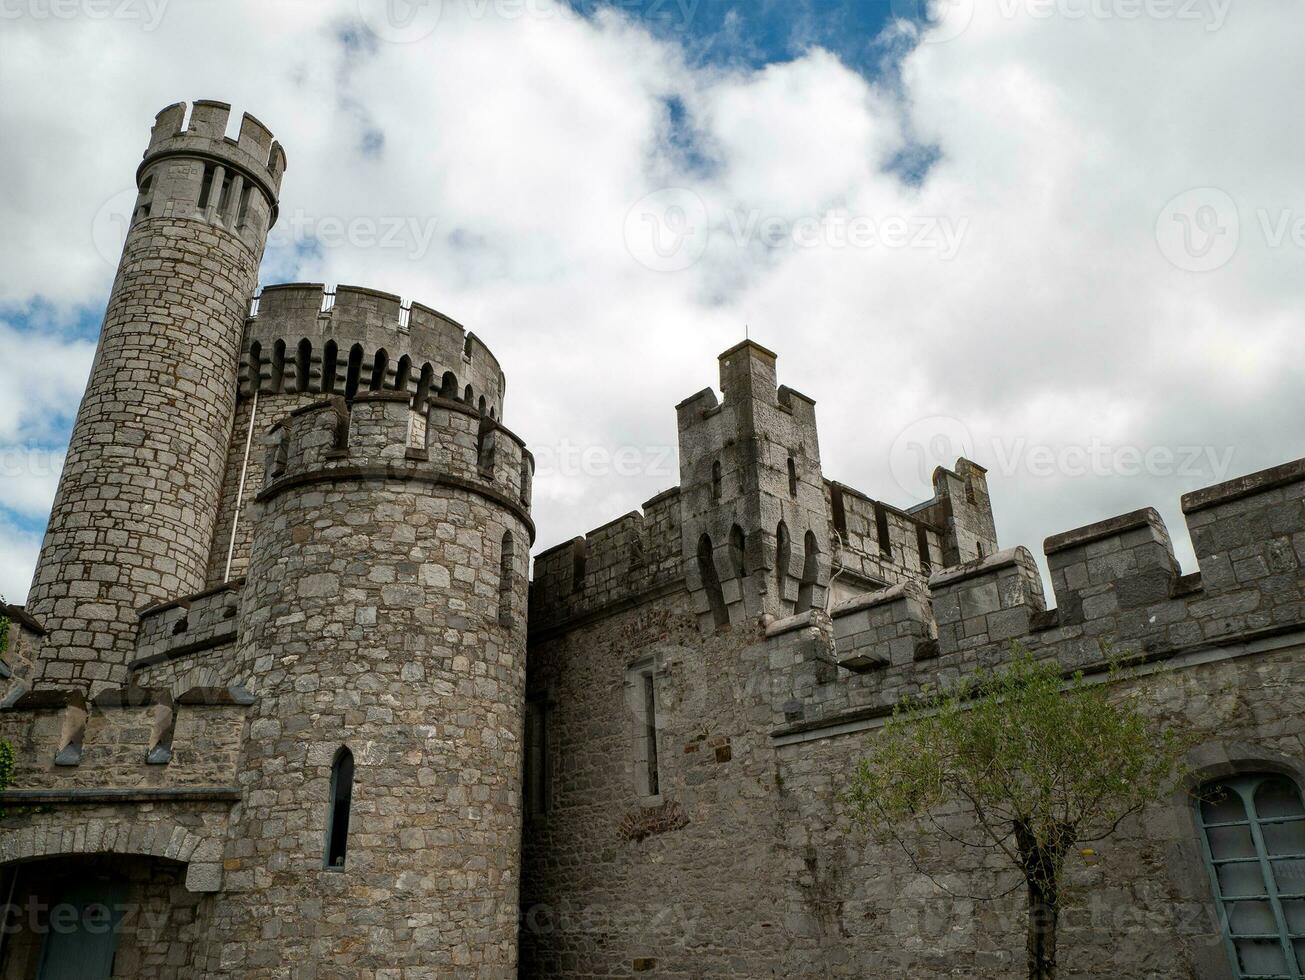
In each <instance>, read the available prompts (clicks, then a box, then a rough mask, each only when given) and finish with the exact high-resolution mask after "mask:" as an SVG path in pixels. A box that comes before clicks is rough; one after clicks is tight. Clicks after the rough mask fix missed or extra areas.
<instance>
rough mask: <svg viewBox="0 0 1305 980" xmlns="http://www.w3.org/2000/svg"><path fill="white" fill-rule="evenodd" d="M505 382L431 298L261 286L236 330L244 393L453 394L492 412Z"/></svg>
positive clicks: (317, 286)
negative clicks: (406, 299) (240, 336)
mask: <svg viewBox="0 0 1305 980" xmlns="http://www.w3.org/2000/svg"><path fill="white" fill-rule="evenodd" d="M506 384H507V382H506V379H505V378H504V375H503V371H502V369H501V368H500V366H499V363H498V359H497V358H495V357H494V355H493V354H492V353H491V352H490V350H489V348H487V347H486V346H485V345H484V344H483V343H482V342H481V341H480V339H479V338H478V337H476V335H475V334H472V333H468V332H467V331H466V330H465V329H464V328H463V327H462V326H461V325H460V324H458V323H457V322H455V321H454V320H451V319H449V318H448V317H446V316H444V315H443V314H442V313H438V312H436V311H435V310H433V309H431V308H430V307H427V306H423V305H421V304H420V303H412V304H411V305H405V304H404V303H403V301H402V300H401V299H400V298H399V297H398V296H395V295H393V294H392V293H383V292H378V291H376V290H373V289H365V288H362V287H360V286H339V287H337V288H336V289H335V291H334V292H328V291H327V290H326V288H325V287H324V286H323V285H322V284H321V283H287V284H285V285H280V286H267V287H265V288H264V289H263V292H262V294H261V295H260V296H259V299H258V303H257V312H256V314H255V315H254V316H252V317H251V318H250V320H249V322H248V325H247V327H246V330H245V341H244V349H243V358H242V362H241V372H240V391H241V394H242V395H243V396H245V397H248V396H251V395H252V394H253V393H254V391H255V390H257V391H259V392H260V393H262V394H280V393H282V392H290V393H314V394H324V395H333V394H339V395H346V396H348V397H352V396H353V394H354V393H355V392H357V391H402V392H406V393H407V394H409V395H411V396H413V397H414V398H416V399H417V400H418V402H424V401H425V400H426V399H428V398H433V397H436V396H438V397H441V398H444V399H446V400H449V401H454V400H462V401H464V402H466V403H467V404H469V405H472V406H473V407H475V408H477V409H478V410H480V411H482V412H483V413H484V414H486V415H489V416H490V417H491V418H494V419H496V420H501V419H502V418H503V396H504V392H505V389H506ZM482 403H483V407H482ZM418 407H420V405H419V406H418Z"/></svg>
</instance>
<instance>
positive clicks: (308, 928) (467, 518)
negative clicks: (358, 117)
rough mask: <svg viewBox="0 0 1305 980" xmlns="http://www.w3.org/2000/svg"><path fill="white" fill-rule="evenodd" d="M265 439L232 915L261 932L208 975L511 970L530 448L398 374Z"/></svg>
mask: <svg viewBox="0 0 1305 980" xmlns="http://www.w3.org/2000/svg"><path fill="white" fill-rule="evenodd" d="M268 439H269V445H268V446H267V452H266V456H265V460H264V462H263V464H262V465H263V472H264V473H265V478H264V483H263V485H262V488H261V490H259V491H258V493H257V495H256V499H257V504H258V506H257V508H256V514H257V518H256V521H255V525H254V530H253V537H252V542H251V546H250V558H249V567H248V578H247V580H246V584H245V587H244V595H243V599H242V602H241V611H240V617H239V634H240V640H239V645H238V651H237V655H236V660H237V663H236V670H237V672H238V674H239V676H240V678H241V680H242V682H243V683H244V684H245V685H247V688H248V690H250V692H251V693H252V696H253V699H254V706H253V708H252V709H251V710H252V711H253V712H254V715H253V716H252V717H251V722H250V728H249V732H250V738H249V741H248V743H247V745H246V748H245V758H244V761H243V762H242V765H241V774H240V777H239V778H240V780H241V789H242V795H243V799H244V805H243V807H242V810H241V812H240V814H239V816H238V818H237V819H238V820H239V824H238V826H237V827H235V828H234V832H233V835H232V839H233V840H235V841H238V842H239V846H237V847H234V848H233V849H232V850H231V851H230V852H229V853H228V855H227V860H226V869H227V872H226V878H225V881H226V885H227V888H228V889H229V891H230V896H229V897H230V906H229V911H228V912H227V913H224V914H228V915H230V916H231V917H232V921H231V922H230V923H228V924H227V926H226V927H225V928H226V929H227V931H228V932H229V933H230V934H233V935H252V936H258V935H260V933H261V934H262V935H263V936H265V937H268V938H267V940H266V941H265V942H263V943H261V944H260V943H256V942H251V943H245V944H239V945H238V946H234V945H233V946H232V947H231V948H230V949H228V950H224V951H223V953H222V961H221V964H220V965H221V969H220V970H217V969H216V965H215V972H218V973H220V974H221V975H234V976H247V975H251V974H253V973H259V971H261V970H264V969H267V968H269V967H271V966H274V965H280V964H284V963H295V964H299V965H301V966H302V968H303V969H304V971H305V973H304V975H309V974H310V972H312V971H313V970H314V969H322V970H327V969H328V968H330V967H333V966H338V965H339V964H341V963H348V965H349V969H350V970H351V971H352V974H356V975H364V974H365V975H367V976H372V975H376V976H381V975H385V976H389V975H391V974H393V975H394V976H398V975H399V973H400V972H402V973H403V974H404V975H405V976H407V975H412V976H432V977H434V976H439V977H453V976H468V977H470V976H476V977H509V976H516V942H517V890H518V883H519V882H518V868H519V850H520V832H521V802H520V800H521V765H522V724H523V717H524V700H525V657H526V625H525V611H526V583H527V562H528V554H529V549H530V544H531V541H532V538H533V533H534V531H533V526H532V525H531V522H530V517H529V511H528V507H529V498H530V476H531V471H532V469H533V461H532V459H531V457H530V454H529V453H528V452H527V451H526V450H525V448H524V447H523V446H522V444H521V442H520V441H519V440H518V439H517V438H516V437H515V436H514V435H512V433H510V432H509V431H508V430H507V429H505V428H503V427H502V426H501V425H500V424H499V423H498V421H497V420H495V419H491V418H489V416H488V415H487V414H482V413H481V412H480V410H479V407H478V406H477V405H471V404H468V403H467V401H466V400H465V398H456V399H455V398H452V397H448V398H446V397H442V396H441V395H439V394H438V393H432V394H430V395H429V396H428V397H427V398H425V400H424V401H422V402H420V403H418V402H417V401H416V400H415V399H414V398H413V396H412V394H411V393H410V392H409V391H406V390H393V389H386V390H376V391H362V392H357V393H355V395H354V396H353V397H352V398H351V399H346V398H345V397H344V396H342V395H333V396H327V397H325V398H319V399H318V400H316V401H314V402H312V403H311V404H308V405H305V406H304V407H302V408H300V409H298V410H296V411H295V412H293V413H292V414H291V415H289V416H288V417H287V418H286V419H285V420H284V421H282V422H280V423H278V424H276V425H275V426H274V427H273V429H272V431H271V433H270V434H269V437H268ZM255 489H257V488H255ZM287 909H294V910H295V911H294V915H293V916H287V915H286V914H285V913H286V910H287ZM271 922H275V923H276V924H277V931H276V932H275V933H271V934H269V933H267V932H266V931H265V925H266V924H267V923H271ZM260 975H261V974H260ZM312 975H319V974H317V973H312ZM320 975H324V974H320Z"/></svg>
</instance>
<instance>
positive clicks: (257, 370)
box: [249, 340, 263, 394]
mask: <svg viewBox="0 0 1305 980" xmlns="http://www.w3.org/2000/svg"><path fill="white" fill-rule="evenodd" d="M262 385H263V345H262V344H260V343H259V342H258V341H257V340H255V341H254V342H253V343H252V344H250V345H249V391H250V394H253V393H254V392H255V391H258V390H259V388H261V387H262Z"/></svg>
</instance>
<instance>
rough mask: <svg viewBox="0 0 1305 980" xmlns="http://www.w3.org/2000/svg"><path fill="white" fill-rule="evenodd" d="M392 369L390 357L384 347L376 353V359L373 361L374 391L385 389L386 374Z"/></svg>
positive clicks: (372, 386) (372, 384)
mask: <svg viewBox="0 0 1305 980" xmlns="http://www.w3.org/2000/svg"><path fill="white" fill-rule="evenodd" d="M389 367H390V355H389V354H388V353H386V350H385V348H384V347H382V348H381V349H380V350H378V351H377V352H376V357H375V358H373V359H372V383H371V385H370V388H371V390H372V391H380V390H381V389H382V388H384V387H385V372H386V371H388V370H389Z"/></svg>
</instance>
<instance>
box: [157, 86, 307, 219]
mask: <svg viewBox="0 0 1305 980" xmlns="http://www.w3.org/2000/svg"><path fill="white" fill-rule="evenodd" d="M230 119H231V106H230V105H229V104H227V103H226V102H213V101H209V100H197V101H196V102H195V103H194V105H193V106H192V107H191V110H190V120H189V123H188V124H187V125H186V126H185V128H184V129H183V128H182V127H183V124H185V123H186V103H185V102H176V103H174V104H172V105H170V106H168V107H167V108H166V109H163V110H161V111H160V112H159V113H158V115H157V116H155V118H154V127H153V129H152V130H151V131H150V141H149V146H148V147H147V148H146V150H145V160H144V163H142V164H141V170H142V172H144V169H145V168H146V167H147V166H148V165H150V164H151V163H153V162H155V161H157V160H158V159H160V158H161V157H164V156H197V157H207V156H217V157H219V158H221V159H222V160H223V162H225V163H229V164H231V165H233V166H235V167H238V168H240V169H241V170H243V171H245V172H246V173H247V175H248V176H252V177H255V178H257V179H259V180H261V181H264V182H265V183H266V184H267V194H268V197H269V198H271V199H272V200H273V201H275V200H276V196H277V193H278V192H279V191H280V188H281V178H282V176H283V175H284V174H285V169H286V157H285V150H284V149H282V147H281V144H280V143H278V142H277V141H276V140H275V139H274V138H273V137H272V131H271V130H269V129H268V128H267V127H266V126H264V125H263V124H262V123H261V122H259V121H258V120H257V119H255V118H254V117H253V116H251V115H250V114H249V113H245V114H244V115H243V116H242V117H241V120H240V132H239V135H238V136H237V137H236V138H235V139H231V138H229V137H228V136H227V135H226V132H227V126H228V125H229V123H230Z"/></svg>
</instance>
